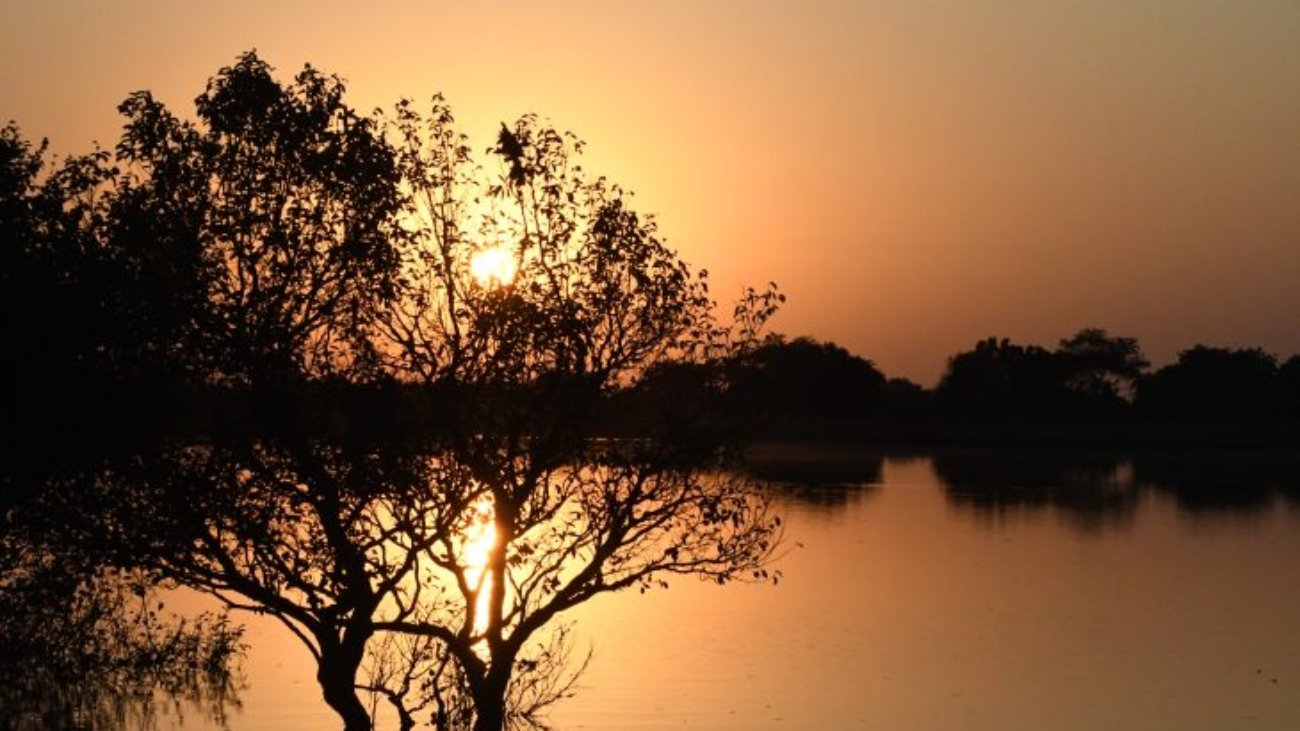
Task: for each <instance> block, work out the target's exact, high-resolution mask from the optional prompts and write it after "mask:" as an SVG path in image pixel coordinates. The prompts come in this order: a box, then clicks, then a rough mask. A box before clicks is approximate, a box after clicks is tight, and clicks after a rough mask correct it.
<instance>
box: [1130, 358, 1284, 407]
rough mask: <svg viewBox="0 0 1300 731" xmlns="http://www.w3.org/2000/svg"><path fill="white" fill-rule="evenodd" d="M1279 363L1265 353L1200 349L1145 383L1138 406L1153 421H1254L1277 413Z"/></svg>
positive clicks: (1157, 372) (1149, 378) (1140, 392)
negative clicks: (1159, 419) (1166, 419)
mask: <svg viewBox="0 0 1300 731" xmlns="http://www.w3.org/2000/svg"><path fill="white" fill-rule="evenodd" d="M1277 374H1278V367H1277V359H1276V358H1275V357H1274V356H1272V355H1270V354H1268V353H1266V352H1264V351H1263V350H1260V349H1258V348H1252V349H1239V350H1238V349H1231V348H1212V347H1207V346H1204V345H1197V346H1195V347H1193V348H1191V349H1189V350H1184V351H1183V352H1181V353H1179V354H1178V361H1177V362H1175V363H1173V364H1171V365H1167V366H1165V367H1164V368H1161V369H1160V370H1158V371H1156V372H1155V373H1153V374H1151V375H1150V376H1148V377H1147V378H1145V379H1143V380H1142V381H1141V382H1140V383H1139V385H1138V393H1137V406H1138V408H1139V409H1140V410H1141V411H1142V412H1143V413H1144V414H1147V415H1149V416H1156V417H1162V418H1176V419H1200V420H1221V419H1249V418H1261V417H1272V416H1276V415H1277V413H1278V402H1277V394H1278V391H1277V386H1278V384H1277Z"/></svg>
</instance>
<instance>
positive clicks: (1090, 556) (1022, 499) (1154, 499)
mask: <svg viewBox="0 0 1300 731" xmlns="http://www.w3.org/2000/svg"><path fill="white" fill-rule="evenodd" d="M764 454H765V460H764V465H763V467H762V469H761V471H762V472H763V473H764V475H765V476H766V477H769V478H770V479H774V480H784V481H787V482H789V483H790V484H789V485H788V486H786V487H782V488H779V494H780V495H781V497H780V501H781V505H782V508H783V511H784V515H785V517H786V525H787V535H786V544H787V552H786V554H785V555H784V557H783V558H782V559H781V560H780V562H779V563H778V565H777V568H778V569H780V570H781V571H782V573H783V574H784V576H783V578H782V580H781V582H780V583H779V585H777V586H772V585H770V584H769V585H730V586H726V587H718V586H714V585H708V584H704V583H701V582H697V581H689V580H687V581H682V580H678V581H676V582H675V583H673V584H672V586H671V588H670V589H669V590H667V591H659V592H654V593H650V594H646V595H644V596H639V595H637V594H636V593H635V592H633V593H629V594H626V595H615V596H610V597H605V598H604V599H603V600H602V601H597V602H596V603H594V604H591V605H589V606H586V607H583V608H582V609H581V610H579V611H578V612H575V613H574V614H573V615H572V617H571V619H572V621H573V622H575V623H576V630H577V634H578V637H579V643H580V647H586V646H590V647H591V648H592V649H593V656H592V661H591V664H590V666H589V668H588V670H587V672H586V674H585V675H584V676H583V678H582V680H581V683H580V690H579V692H578V694H577V695H576V696H575V697H574V698H572V699H569V700H567V701H565V702H563V703H561V704H560V705H558V706H557V707H556V708H555V709H554V711H553V712H552V713H551V715H550V721H551V723H552V725H553V726H554V727H555V728H556V729H559V730H561V731H563V730H566V729H626V730H627V731H637V730H647V731H649V730H652V729H670V728H671V729H680V728H693V729H736V730H740V729H746V730H750V729H855V728H864V729H936V730H939V729H990V730H993V729H996V730H998V731H1007V730H1010V729H1026V730H1031V729H1032V730H1033V731H1041V730H1043V729H1080V730H1089V731H1091V730H1093V729H1099V728H1105V729H1134V730H1135V731H1136V730H1142V731H1151V730H1153V729H1171V730H1172V729H1178V730H1179V731H1186V730H1189V729H1207V730H1209V729H1213V730H1215V731H1219V730H1222V729H1238V728H1242V729H1277V730H1279V731H1281V730H1283V729H1286V730H1288V731H1289V730H1290V729H1294V728H1297V727H1300V460H1298V459H1297V458H1296V457H1295V456H1282V457H1278V456H1260V455H1223V454H1215V455H1181V456H1176V457H1175V456H1168V455H1155V454H1146V455H1142V456H1136V457H1134V456H1127V457H1116V456H1110V455H1104V454H1080V453H1075V452H1042V451H1033V452H1026V451H981V452H967V453H962V452H952V453H942V454H927V455H922V456H909V457H877V456H871V455H864V454H860V453H850V452H846V451H840V450H834V449H825V450H820V451H814V452H812V453H809V452H808V451H807V450H800V451H793V450H781V449H771V450H768V451H767V452H765V453H764ZM242 619H243V620H244V621H245V622H246V623H247V625H248V639H249V640H250V642H251V645H252V648H251V650H250V652H249V655H248V658H247V661H246V662H245V665H244V674H245V677H246V681H247V687H246V688H245V690H244V691H243V693H242V694H241V698H242V705H241V707H239V708H235V709H231V710H230V712H229V715H228V718H227V720H226V725H227V727H228V728H230V729H235V730H237V731H242V730H248V731H272V730H278V729H286V730H287V729H295V730H298V729H333V728H337V727H339V726H340V724H339V722H338V721H337V720H336V719H335V717H334V716H333V715H332V714H331V712H330V711H329V709H328V708H327V707H326V706H325V705H324V704H323V702H321V701H320V700H319V693H318V691H317V688H316V685H315V682H314V680H313V670H312V667H311V665H310V660H309V658H308V656H307V653H306V651H305V650H304V649H303V648H301V647H300V646H299V645H298V644H297V643H296V640H294V639H293V638H292V637H291V636H290V635H289V633H288V632H287V631H286V630H284V629H283V628H282V627H280V626H279V625H277V624H276V623H275V622H274V621H273V620H271V619H268V618H265V617H248V616H244V617H242ZM185 715H186V717H185V718H184V719H183V721H181V720H180V719H177V718H176V717H175V715H174V712H172V714H171V715H170V716H169V718H168V719H165V720H164V723H162V724H160V726H161V727H163V728H167V727H169V726H170V727H179V728H183V729H187V730H188V729H210V728H220V725H218V724H214V723H213V722H212V721H211V720H207V719H204V718H202V717H200V714H195V713H188V714H185ZM178 721H179V722H178Z"/></svg>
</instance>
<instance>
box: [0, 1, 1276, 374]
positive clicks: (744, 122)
mask: <svg viewBox="0 0 1300 731" xmlns="http://www.w3.org/2000/svg"><path fill="white" fill-rule="evenodd" d="M472 5H473V4H471V3H469V2H460V3H455V4H446V3H430V2H410V3H368V4H364V5H363V4H362V3H356V2H347V3H344V2H311V3H299V2H277V3H270V2H263V3H242V2H223V3H220V4H219V5H214V6H213V7H212V8H200V7H199V6H198V4H197V3H163V2H116V3H103V2H70V1H63V2H59V1H55V0H48V1H46V2H41V3H30V4H19V3H17V2H5V4H4V5H3V6H0V120H7V119H14V120H16V121H18V123H19V124H20V125H21V127H22V128H23V130H24V131H25V132H26V134H27V135H28V136H30V137H42V136H47V137H50V138H51V142H52V144H53V146H54V148H55V149H56V150H58V151H61V152H75V151H82V150H84V149H86V148H87V147H88V146H89V142H90V140H92V139H97V140H99V141H100V142H101V143H103V144H105V145H110V146H111V145H112V144H113V142H114V141H115V139H116V135H117V131H118V128H119V120H118V118H117V116H116V114H115V111H114V110H115V107H116V105H117V103H118V102H120V101H121V100H122V98H123V97H124V96H125V95H126V94H127V93H128V92H130V91H132V90H135V89H140V88H148V89H151V90H153V91H154V92H155V94H156V95H157V96H159V97H160V98H162V99H163V100H165V101H167V102H168V103H169V104H171V105H172V106H173V107H174V108H175V109H177V110H178V111H185V112H189V111H191V110H192V105H191V101H192V99H193V98H194V97H195V96H196V95H197V94H198V93H199V92H200V91H201V90H202V88H203V85H204V82H205V81H206V80H207V78H208V77H210V76H211V75H212V74H213V73H215V72H216V71H217V69H218V68H220V67H221V66H224V65H228V64H229V63H231V62H232V61H233V60H234V58H235V56H236V55H237V54H238V53H240V52H241V51H244V50H247V49H250V48H256V49H257V50H258V52H259V53H260V54H261V55H262V56H263V57H264V58H266V59H267V60H268V61H270V62H271V63H272V64H273V65H275V66H276V67H277V69H278V70H279V71H280V72H281V73H282V74H283V75H284V77H285V78H287V77H288V76H290V75H291V74H292V73H293V72H294V71H296V70H297V69H298V68H300V67H301V65H302V64H303V63H305V62H310V63H312V64H313V65H315V66H317V67H319V68H321V69H323V70H326V71H329V72H334V73H338V74H340V75H342V76H343V77H345V78H346V79H347V80H348V81H349V89H350V92H351V96H350V98H351V101H352V102H353V104H354V105H356V106H358V107H360V108H362V109H368V108H371V107H374V106H377V105H385V106H386V105H388V104H390V103H391V102H392V101H394V100H395V99H397V98H398V97H399V96H410V97H414V98H416V99H422V98H427V97H428V96H429V94H431V93H432V92H434V91H442V92H444V93H445V94H446V95H447V96H448V98H449V99H450V100H451V102H452V103H453V105H454V107H455V109H456V111H457V115H458V117H459V119H460V120H461V122H462V126H463V128H464V129H465V131H467V132H469V133H470V134H471V135H472V136H473V138H474V139H475V144H476V147H486V146H487V144H488V143H489V142H490V138H491V135H492V132H493V130H495V129H496V127H497V123H498V122H499V121H500V120H506V119H513V118H514V117H515V116H517V115H518V114H520V113H523V112H527V111H535V112H538V113H540V114H542V115H543V116H545V117H548V118H550V119H552V120H553V121H555V122H556V123H557V124H558V125H560V126H562V127H567V128H569V129H572V130H574V131H575V132H577V133H578V134H579V135H580V136H581V137H583V138H584V139H586V140H587V141H588V143H589V145H590V146H589V153H590V155H589V167H590V168H592V169H595V170H599V171H601V172H605V173H607V174H609V175H610V176H611V177H612V178H614V179H616V180H618V181H620V182H622V183H624V184H625V185H626V186H628V187H631V188H632V189H634V190H636V191H637V193H638V200H639V201H640V205H641V207H642V208H643V209H644V210H647V211H652V212H655V213H657V214H658V216H659V219H660V223H661V226H662V229H663V231H664V232H665V233H666V235H667V236H668V237H669V240H670V242H671V243H672V244H673V245H675V246H676V247H677V248H678V249H679V250H681V251H682V252H683V253H684V254H685V256H686V257H687V259H688V260H690V261H691V262H692V263H694V264H696V265H697V266H702V267H706V268H708V269H709V270H711V271H712V272H713V273H714V275H715V284H716V287H717V291H718V294H719V296H720V297H722V298H730V297H732V296H733V295H734V294H736V293H737V292H738V291H739V289H740V287H741V285H742V284H744V283H746V282H753V283H759V284H761V283H763V282H766V281H767V280H769V279H774V280H776V281H777V282H778V283H780V285H781V286H782V288H783V289H784V290H785V291H786V293H787V294H788V295H789V296H790V305H789V307H788V309H787V310H786V311H785V312H784V313H783V314H782V315H781V316H780V317H779V319H778V320H777V322H776V323H775V326H776V329H778V330H780V331H783V332H786V333H789V334H792V335H797V334H808V335H812V336H815V337H818V338H821V339H829V340H834V341H836V342H839V343H841V344H843V345H845V346H846V347H848V348H849V349H850V350H853V351H854V352H857V353H859V354H861V355H864V356H866V357H869V358H871V359H873V360H875V361H876V363H877V364H878V365H879V366H881V367H882V368H883V369H884V370H885V371H886V372H887V373H889V374H891V375H904V376H908V377H911V378H913V379H917V380H920V381H922V382H926V383H932V382H933V381H934V380H935V379H936V378H937V377H938V374H939V373H940V371H941V370H942V368H943V365H944V358H945V357H946V356H947V355H950V354H952V353H954V352H956V351H958V350H962V349H966V348H968V347H970V346H971V345H972V344H973V343H974V342H975V341H976V340H977V339H979V338H982V337H985V336H988V335H998V336H1006V337H1011V338H1013V339H1016V340H1020V341H1028V342H1037V343H1040V344H1044V345H1052V344H1054V343H1055V342H1056V341H1057V340H1059V339H1060V338H1062V337H1065V336H1068V335H1070V334H1071V333H1073V332H1074V331H1075V330H1077V329H1079V328H1081V327H1084V326H1091V325H1096V326H1101V327H1105V328H1108V329H1110V330H1111V331H1113V332H1116V333H1119V334H1124V335H1133V336H1137V337H1139V338H1140V339H1141V340H1142V343H1143V344H1144V346H1145V347H1146V350H1147V352H1148V354H1149V355H1151V356H1152V358H1153V359H1154V360H1156V361H1157V362H1164V361H1167V360H1169V359H1171V358H1172V357H1173V356H1174V354H1175V353H1176V351H1177V350H1179V349H1181V348H1183V347H1187V346H1190V345H1192V344H1193V343H1196V342H1204V343H1207V344H1221V345H1238V346H1239V345H1263V346H1264V347H1266V348H1268V349H1270V350H1273V351H1275V352H1277V353H1279V354H1280V355H1283V356H1288V355H1291V354H1293V353H1295V352H1297V351H1300V2H1296V0H1276V1H1272V2H1266V1H1264V0H1235V1H1229V0H1224V1H1211V0H1168V1H1165V2H1160V1H1154V0H1148V1H1146V2H1137V3H1135V2H1131V1H1127V2H1110V1H1108V0H1079V1H1078V2H1058V1H1051V0H1032V1H1031V0H1026V1H1024V2H1016V1H1011V0H1005V1H1002V2H973V1H972V2H965V1H957V0H952V1H947V2H938V1H936V2H839V3H835V2H821V3H797V2H727V3H722V2H718V3H693V2H660V3H644V4H640V3H637V4H634V3H610V2H560V3H522V2H520V3H513V2H512V3H498V4H494V5H493V6H492V7H491V8H478V7H472Z"/></svg>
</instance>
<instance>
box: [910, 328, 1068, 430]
mask: <svg viewBox="0 0 1300 731" xmlns="http://www.w3.org/2000/svg"><path fill="white" fill-rule="evenodd" d="M1063 376H1064V373H1063V369H1062V367H1061V363H1060V361H1059V360H1058V359H1056V358H1055V357H1053V355H1052V354H1051V353H1050V352H1048V351H1047V350H1044V349H1043V348H1041V347H1039V346H1037V345H1024V346H1022V345H1016V344H1014V343H1012V342H1011V341H1009V340H1007V339H1005V338H1003V339H1002V340H998V339H997V338H988V339H986V340H982V341H980V342H979V343H977V344H976V345H975V348H974V350H970V351H966V352H964V353H958V354H957V355H954V356H953V357H951V358H950V359H949V360H948V368H947V370H946V371H945V372H944V374H943V376H942V378H940V380H939V386H938V388H937V389H936V396H937V397H938V399H939V403H940V405H941V406H942V408H943V409H944V410H945V411H947V412H948V413H950V414H954V415H958V416H986V417H1042V416H1050V415H1054V414H1057V413H1059V410H1060V404H1061V402H1062V400H1063V396H1064V394H1063V381H1064V378H1063Z"/></svg>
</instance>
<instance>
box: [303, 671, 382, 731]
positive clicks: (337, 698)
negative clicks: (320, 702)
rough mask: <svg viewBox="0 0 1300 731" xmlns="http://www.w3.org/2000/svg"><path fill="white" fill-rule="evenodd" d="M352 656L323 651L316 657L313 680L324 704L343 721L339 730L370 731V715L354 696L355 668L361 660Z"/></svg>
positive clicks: (355, 689) (355, 694) (355, 695)
mask: <svg viewBox="0 0 1300 731" xmlns="http://www.w3.org/2000/svg"><path fill="white" fill-rule="evenodd" d="M353 654H354V653H350V652H327V653H325V654H323V655H322V656H321V658H320V663H319V665H318V667H317V670H316V680H318V681H319V682H320V687H321V691H322V693H323V694H324V696H325V702H326V703H327V704H329V707H330V708H332V709H334V712H335V713H337V714H339V716H340V717H341V718H342V719H343V731H371V729H372V728H373V727H372V726H371V723H370V714H369V713H368V712H367V711H366V706H365V704H364V703H362V702H361V699H360V698H358V697H357V687H356V678H357V668H358V667H359V666H360V661H361V658H360V656H357V657H356V658H355V661H353V657H352V655H353Z"/></svg>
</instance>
